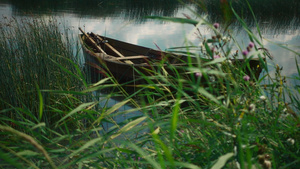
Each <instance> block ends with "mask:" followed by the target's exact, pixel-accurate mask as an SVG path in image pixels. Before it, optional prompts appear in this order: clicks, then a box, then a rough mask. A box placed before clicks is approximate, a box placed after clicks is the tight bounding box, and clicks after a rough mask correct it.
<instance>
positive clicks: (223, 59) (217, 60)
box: [203, 58, 226, 66]
mask: <svg viewBox="0 0 300 169" xmlns="http://www.w3.org/2000/svg"><path fill="white" fill-rule="evenodd" d="M225 60H226V58H217V59H214V60H212V61H210V62H206V63H204V64H203V66H208V65H214V64H217V63H221V62H223V61H225Z"/></svg>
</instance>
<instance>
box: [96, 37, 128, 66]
mask: <svg viewBox="0 0 300 169" xmlns="http://www.w3.org/2000/svg"><path fill="white" fill-rule="evenodd" d="M91 34H92V35H93V36H95V37H97V38H98V39H99V40H100V41H104V39H103V38H101V37H100V36H99V35H95V34H94V33H93V32H92V33H91ZM104 45H106V46H107V47H109V48H110V49H111V50H112V51H113V52H114V53H115V54H117V55H118V56H119V57H121V58H124V59H125V58H126V57H125V56H124V55H122V54H121V53H120V52H119V51H118V50H117V49H115V48H114V47H113V46H111V45H110V44H109V43H104ZM125 63H128V64H133V62H131V61H130V60H125Z"/></svg>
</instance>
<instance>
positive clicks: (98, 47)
mask: <svg viewBox="0 0 300 169" xmlns="http://www.w3.org/2000/svg"><path fill="white" fill-rule="evenodd" d="M78 29H79V30H80V31H81V32H82V33H83V34H84V35H85V36H86V37H87V38H88V39H89V41H90V42H91V43H92V44H93V46H94V47H95V48H97V49H98V50H99V52H102V53H104V54H106V52H104V50H102V49H101V47H100V46H98V45H97V43H96V42H95V41H94V40H93V39H92V38H91V37H90V36H89V35H88V34H87V33H85V32H84V31H83V30H82V29H81V28H80V27H79V28H78Z"/></svg>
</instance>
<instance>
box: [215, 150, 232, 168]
mask: <svg viewBox="0 0 300 169" xmlns="http://www.w3.org/2000/svg"><path fill="white" fill-rule="evenodd" d="M233 156H234V153H227V154H225V155H222V156H221V157H219V159H218V161H217V162H216V163H215V164H214V165H213V166H212V168H211V169H221V168H222V167H224V165H225V164H226V162H227V161H228V160H229V159H230V158H231V157H233Z"/></svg>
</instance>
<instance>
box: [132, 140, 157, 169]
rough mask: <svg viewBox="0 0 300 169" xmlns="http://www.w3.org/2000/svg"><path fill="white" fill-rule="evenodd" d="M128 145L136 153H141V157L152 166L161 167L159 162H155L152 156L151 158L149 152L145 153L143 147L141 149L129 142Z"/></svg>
mask: <svg viewBox="0 0 300 169" xmlns="http://www.w3.org/2000/svg"><path fill="white" fill-rule="evenodd" d="M129 146H130V147H131V148H133V149H135V151H136V152H137V153H139V154H140V155H141V157H142V158H144V159H145V160H146V161H148V162H149V164H151V165H152V167H153V168H162V167H161V166H160V165H159V163H157V162H156V161H155V160H154V159H153V158H151V156H150V155H149V154H147V153H146V152H145V151H144V150H143V149H141V148H140V147H138V146H136V145H134V144H129Z"/></svg>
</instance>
